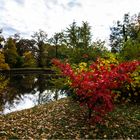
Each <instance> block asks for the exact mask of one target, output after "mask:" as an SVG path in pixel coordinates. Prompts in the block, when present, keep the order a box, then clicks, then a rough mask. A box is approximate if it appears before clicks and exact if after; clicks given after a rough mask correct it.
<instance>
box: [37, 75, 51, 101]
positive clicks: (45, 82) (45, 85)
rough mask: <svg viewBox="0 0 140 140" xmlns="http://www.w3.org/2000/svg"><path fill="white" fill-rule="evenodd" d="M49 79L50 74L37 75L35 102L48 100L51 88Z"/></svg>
mask: <svg viewBox="0 0 140 140" xmlns="http://www.w3.org/2000/svg"><path fill="white" fill-rule="evenodd" d="M50 81H51V77H50V76H48V75H38V77H37V81H36V90H37V91H38V99H37V100H38V101H37V104H42V103H44V102H49V101H50V96H51V90H52V89H53V84H52V83H51V82H50Z"/></svg>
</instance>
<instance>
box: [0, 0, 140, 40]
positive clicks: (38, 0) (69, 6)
mask: <svg viewBox="0 0 140 140" xmlns="http://www.w3.org/2000/svg"><path fill="white" fill-rule="evenodd" d="M128 12H129V13H130V15H133V14H138V12H140V0H0V28H3V33H4V34H7V35H13V34H15V33H17V32H20V33H21V36H29V35H31V34H33V32H35V31H38V30H39V29H42V30H44V31H46V32H47V33H48V35H49V36H51V35H52V34H53V33H55V32H60V31H61V30H63V29H65V28H66V27H68V26H69V25H70V24H71V23H72V22H73V21H76V22H77V24H78V25H80V24H81V22H82V21H87V22H89V24H90V26H91V27H92V34H93V38H94V39H98V38H101V39H105V40H106V39H108V37H109V33H110V30H109V27H111V26H112V25H113V22H114V21H116V20H122V17H123V15H124V14H125V13H128Z"/></svg>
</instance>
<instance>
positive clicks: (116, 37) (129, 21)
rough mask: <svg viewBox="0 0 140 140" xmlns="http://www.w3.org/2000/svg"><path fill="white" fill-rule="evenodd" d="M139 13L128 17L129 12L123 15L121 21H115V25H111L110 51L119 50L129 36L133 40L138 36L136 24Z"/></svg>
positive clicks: (139, 17)
mask: <svg viewBox="0 0 140 140" xmlns="http://www.w3.org/2000/svg"><path fill="white" fill-rule="evenodd" d="M139 19H140V16H139V15H134V16H132V17H130V15H129V14H125V15H124V19H123V21H122V22H121V21H119V20H118V21H117V23H116V25H115V26H113V27H111V28H110V30H111V34H110V46H111V51H112V52H114V53H116V52H120V51H121V49H122V48H123V45H124V43H125V42H127V40H128V39H129V38H131V39H132V40H135V39H136V38H137V36H138V30H139V29H138V30H136V27H137V25H139Z"/></svg>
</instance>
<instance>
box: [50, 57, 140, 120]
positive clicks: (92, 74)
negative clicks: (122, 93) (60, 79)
mask: <svg viewBox="0 0 140 140" xmlns="http://www.w3.org/2000/svg"><path fill="white" fill-rule="evenodd" d="M52 62H53V63H54V64H55V66H57V67H59V68H60V69H61V72H62V74H63V75H64V76H67V77H69V79H70V80H71V83H70V87H72V88H73V89H74V92H75V93H76V95H77V96H78V99H79V101H80V103H81V105H86V106H87V107H88V109H89V118H91V116H92V112H94V113H95V115H94V121H95V122H102V120H103V119H102V118H103V117H104V115H106V113H107V112H110V111H112V110H113V107H114V105H113V98H114V94H113V90H114V89H117V88H119V87H121V86H122V85H123V84H125V83H127V82H128V83H129V82H131V78H130V73H131V72H133V71H134V70H135V69H136V67H137V66H138V65H139V64H140V62H139V61H132V62H124V63H120V64H118V65H115V64H109V65H108V66H105V65H104V63H102V61H96V62H95V63H93V64H91V65H90V66H89V69H88V70H86V71H85V70H82V71H80V72H79V73H78V72H77V71H76V72H75V71H74V70H73V69H72V67H71V65H70V64H69V63H62V62H61V61H59V60H57V59H53V61H52Z"/></svg>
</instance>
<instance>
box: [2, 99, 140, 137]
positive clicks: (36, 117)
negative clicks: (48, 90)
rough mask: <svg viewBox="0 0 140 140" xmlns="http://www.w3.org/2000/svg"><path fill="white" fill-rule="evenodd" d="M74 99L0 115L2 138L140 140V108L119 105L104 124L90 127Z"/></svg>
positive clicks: (83, 112) (81, 108)
mask: <svg viewBox="0 0 140 140" xmlns="http://www.w3.org/2000/svg"><path fill="white" fill-rule="evenodd" d="M86 114H87V110H86V108H84V107H80V106H79V104H78V103H77V102H75V101H73V100H72V99H70V98H68V99H61V100H59V101H55V102H51V103H49V104H45V105H40V106H36V107H34V108H31V109H27V110H23V111H18V112H13V113H10V114H7V115H0V139H17V138H19V139H21V138H22V139H31V138H33V139H41V138H42V139H43V138H45V139H56V138H57V139H80V138H82V139H129V138H130V139H140V106H138V105H130V104H129V105H117V106H116V108H115V110H114V111H113V112H112V113H110V114H108V115H107V117H106V122H105V124H104V125H99V124H97V125H93V124H89V123H88V121H87V120H86V119H85V116H86Z"/></svg>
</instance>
